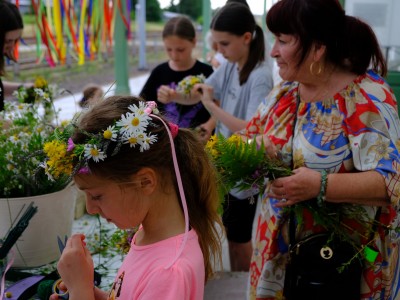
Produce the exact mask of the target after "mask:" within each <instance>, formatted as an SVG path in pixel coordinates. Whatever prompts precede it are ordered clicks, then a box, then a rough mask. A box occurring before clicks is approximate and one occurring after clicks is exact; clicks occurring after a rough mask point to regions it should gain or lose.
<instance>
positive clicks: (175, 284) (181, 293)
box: [108, 230, 205, 300]
mask: <svg viewBox="0 0 400 300" xmlns="http://www.w3.org/2000/svg"><path fill="white" fill-rule="evenodd" d="M183 237H184V234H181V235H177V236H174V237H171V238H169V239H166V240H163V241H160V242H157V243H154V244H151V245H146V246H136V245H135V244H134V243H135V237H134V238H133V241H132V245H131V249H130V250H129V252H128V254H127V256H126V258H125V259H124V262H123V263H122V266H121V268H120V269H119V270H118V275H117V277H116V279H115V282H114V284H113V286H112V289H111V291H110V294H109V297H108V299H109V300H114V299H119V300H139V299H140V300H145V299H148V300H155V299H163V300H203V295H204V277H205V273H204V272H205V271H204V259H203V254H202V252H201V249H200V245H199V242H198V238H197V233H196V232H195V231H194V230H190V231H189V233H188V239H187V242H186V245H185V248H184V250H183V252H182V254H181V255H180V257H179V258H178V259H177V260H176V261H175V263H174V264H173V265H172V266H171V267H170V268H168V269H165V267H167V266H168V265H170V263H171V262H172V261H173V259H174V258H175V255H176V253H177V252H178V251H179V246H180V244H181V241H182V239H183Z"/></svg>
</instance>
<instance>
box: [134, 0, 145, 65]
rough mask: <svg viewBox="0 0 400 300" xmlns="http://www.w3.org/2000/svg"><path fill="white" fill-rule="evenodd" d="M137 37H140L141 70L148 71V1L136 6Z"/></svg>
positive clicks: (143, 0) (140, 0)
mask: <svg viewBox="0 0 400 300" xmlns="http://www.w3.org/2000/svg"><path fill="white" fill-rule="evenodd" d="M136 22H137V23H136V24H137V26H136V27H137V36H138V37H139V70H146V69H147V63H146V0H139V2H138V4H136Z"/></svg>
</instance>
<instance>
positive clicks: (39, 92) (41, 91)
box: [34, 88, 44, 97]
mask: <svg viewBox="0 0 400 300" xmlns="http://www.w3.org/2000/svg"><path fill="white" fill-rule="evenodd" d="M34 91H35V94H36V95H38V96H40V97H43V96H44V91H43V90H42V89H38V88H35V89H34Z"/></svg>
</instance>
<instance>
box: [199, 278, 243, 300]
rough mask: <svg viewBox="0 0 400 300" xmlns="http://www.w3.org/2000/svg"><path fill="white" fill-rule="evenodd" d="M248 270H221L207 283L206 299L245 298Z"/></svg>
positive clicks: (233, 299) (236, 299)
mask: <svg viewBox="0 0 400 300" xmlns="http://www.w3.org/2000/svg"><path fill="white" fill-rule="evenodd" d="M248 276H249V274H248V272H220V273H218V274H217V277H216V278H215V279H213V280H210V281H209V282H208V283H207V285H206V290H205V293H204V300H228V299H229V300H245V299H246V287H247V279H248Z"/></svg>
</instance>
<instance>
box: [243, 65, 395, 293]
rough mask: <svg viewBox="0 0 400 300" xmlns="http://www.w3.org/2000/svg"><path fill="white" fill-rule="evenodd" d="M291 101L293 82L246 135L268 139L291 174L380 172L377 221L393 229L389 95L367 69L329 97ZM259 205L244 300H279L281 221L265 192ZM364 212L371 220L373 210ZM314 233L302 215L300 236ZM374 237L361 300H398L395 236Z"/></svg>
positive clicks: (283, 246)
mask: <svg viewBox="0 0 400 300" xmlns="http://www.w3.org/2000/svg"><path fill="white" fill-rule="evenodd" d="M297 99H300V97H299V96H298V83H296V82H283V83H281V84H280V85H279V86H277V87H275V88H274V90H273V91H272V92H271V93H270V95H269V96H268V97H267V98H266V99H265V100H264V101H263V103H261V105H260V106H259V108H258V110H257V112H256V114H255V115H254V117H253V118H252V120H250V122H249V123H248V125H247V133H248V136H254V135H255V134H261V133H265V134H267V135H268V136H269V137H270V139H271V140H272V141H273V142H274V143H275V145H276V146H277V147H278V149H279V150H280V151H281V154H282V157H283V160H284V161H285V162H286V163H287V164H288V165H290V166H293V167H294V168H298V167H301V166H305V167H308V168H311V169H314V170H317V171H321V170H323V169H325V170H326V171H327V172H328V173H345V172H357V171H368V170H375V171H377V172H379V173H380V174H381V175H382V176H383V178H384V180H385V183H386V188H387V192H388V195H389V197H390V201H391V205H390V206H387V207H383V208H382V210H381V213H380V217H379V221H380V222H381V223H383V224H387V225H391V226H392V227H397V226H400V217H399V215H398V214H397V211H398V210H399V196H400V175H399V174H400V156H399V149H400V121H399V117H398V113H397V104H396V100H395V96H394V94H393V92H392V91H391V89H390V87H389V86H388V85H387V84H386V82H385V81H384V80H383V79H382V78H381V77H380V76H378V75H377V74H376V73H374V72H372V71H369V72H367V73H366V74H364V75H360V76H358V77H357V78H356V79H355V80H354V81H353V82H352V83H351V84H349V85H348V86H347V87H346V88H345V89H343V90H342V91H340V92H339V93H337V94H336V95H334V96H333V97H332V98H329V99H325V100H323V101H320V102H313V103H305V102H301V101H299V100H297ZM278 100H279V101H278ZM293 127H295V128H294V130H293ZM259 201H260V214H259V215H257V216H256V220H255V222H256V227H257V229H256V232H255V243H254V251H253V257H252V262H251V266H250V282H249V294H248V298H249V299H283V283H284V277H285V265H286V261H287V256H288V232H287V222H286V220H287V218H286V217H287V216H285V214H284V213H283V212H282V209H280V208H276V207H275V206H274V204H275V203H276V202H277V201H279V200H278V199H274V198H269V197H267V194H266V193H264V195H261V196H260V200H259ZM365 209H366V211H367V213H368V214H369V216H370V217H371V218H372V219H373V218H374V217H375V214H376V211H377V208H376V207H371V206H365ZM319 227H320V226H319ZM319 227H318V226H317V225H316V224H315V221H314V220H313V219H312V215H311V214H310V213H308V212H307V211H304V215H303V220H302V232H301V234H300V238H301V237H304V236H306V235H309V234H312V233H316V232H318V231H321V228H319ZM377 231H378V233H377V234H375V235H374V238H373V239H374V240H373V243H372V244H373V246H374V248H375V249H378V252H379V253H378V256H377V258H376V260H375V262H374V263H373V264H365V266H364V271H363V274H362V279H361V296H360V299H393V300H394V299H400V298H399V297H400V291H399V289H400V282H399V274H400V269H399V267H400V264H399V246H400V235H399V234H398V233H396V232H395V231H392V230H390V231H388V232H385V231H384V229H383V227H382V226H379V228H378V230H377ZM343 293H345V291H343Z"/></svg>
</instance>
